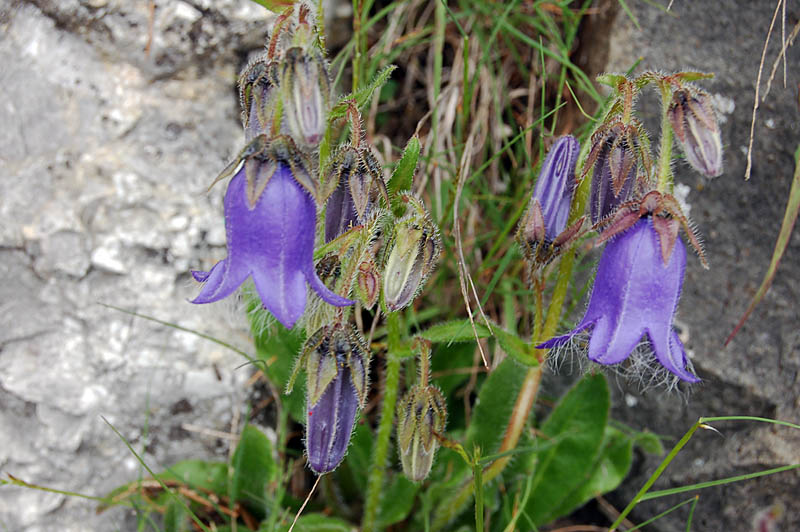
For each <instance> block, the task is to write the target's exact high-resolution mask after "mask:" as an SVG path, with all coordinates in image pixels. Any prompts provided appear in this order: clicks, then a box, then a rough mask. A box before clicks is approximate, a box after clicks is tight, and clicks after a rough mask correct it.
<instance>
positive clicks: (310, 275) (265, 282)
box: [192, 157, 353, 328]
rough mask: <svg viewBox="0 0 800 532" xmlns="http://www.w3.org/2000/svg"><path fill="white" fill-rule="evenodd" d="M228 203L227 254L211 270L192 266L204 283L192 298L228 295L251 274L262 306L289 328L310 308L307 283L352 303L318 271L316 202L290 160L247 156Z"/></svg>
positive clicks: (334, 301)
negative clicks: (336, 290) (315, 255)
mask: <svg viewBox="0 0 800 532" xmlns="http://www.w3.org/2000/svg"><path fill="white" fill-rule="evenodd" d="M251 163H252V164H251ZM300 179H302V178H300ZM224 205H225V229H226V236H227V243H228V257H227V258H225V259H224V260H222V261H220V262H218V263H217V264H216V265H214V267H213V268H212V269H211V270H210V271H208V272H198V271H196V272H193V275H194V278H195V279H196V280H198V281H200V282H205V286H203V289H202V290H201V291H200V294H199V295H198V296H197V297H196V298H195V299H194V300H193V301H192V303H211V302H213V301H218V300H220V299H223V298H225V297H228V296H229V295H231V294H232V293H233V292H234V291H235V290H236V289H237V288H238V287H239V286H240V285H241V284H242V283H243V282H244V281H245V280H246V279H247V278H248V277H252V278H253V282H254V283H255V287H256V291H257V292H258V295H259V296H260V297H261V302H262V303H263V305H264V308H266V309H267V310H269V311H270V312H271V313H272V314H273V315H274V316H275V317H276V318H277V319H278V321H280V322H281V323H282V324H283V325H285V326H286V327H289V328H290V327H292V326H293V325H294V323H295V322H296V321H297V320H298V319H299V318H300V316H302V315H303V312H304V310H305V308H306V284H309V285H311V288H313V289H314V291H315V292H316V293H317V294H318V295H319V296H320V297H321V298H322V299H323V300H324V301H326V302H327V303H330V304H331V305H335V306H339V307H341V306H346V305H351V304H353V301H351V300H349V299H347V298H345V297H342V296H340V295H338V294H336V293H334V292H332V291H331V290H330V289H329V288H328V287H326V286H325V285H324V284H323V283H322V281H321V280H320V279H319V277H318V276H317V273H316V271H315V269H314V258H313V254H314V231H315V225H316V220H317V210H316V206H315V203H314V199H313V198H312V197H311V195H310V194H309V193H308V192H307V190H306V189H305V188H304V187H303V186H301V184H300V183H299V182H298V178H296V177H295V176H294V175H293V171H292V168H291V167H290V166H289V165H288V164H286V163H284V162H282V161H270V160H265V159H261V158H259V157H251V158H249V159H248V160H246V161H245V163H244V164H243V165H242V167H241V169H240V170H239V171H238V172H237V173H236V175H235V176H234V177H233V179H231V181H230V183H229V185H228V190H227V192H226V193H225V201H224Z"/></svg>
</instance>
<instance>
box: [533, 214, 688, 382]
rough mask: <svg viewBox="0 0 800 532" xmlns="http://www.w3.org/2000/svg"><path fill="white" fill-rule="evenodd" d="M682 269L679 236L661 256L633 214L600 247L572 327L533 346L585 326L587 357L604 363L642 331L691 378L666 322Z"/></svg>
mask: <svg viewBox="0 0 800 532" xmlns="http://www.w3.org/2000/svg"><path fill="white" fill-rule="evenodd" d="M685 269H686V247H685V246H684V245H683V242H682V241H681V240H677V241H676V242H675V246H674V248H673V250H672V253H671V254H670V256H669V257H668V259H667V260H664V257H663V255H662V248H661V246H660V243H659V237H658V234H657V233H656V231H655V229H654V228H653V221H652V218H651V217H648V218H643V219H641V220H639V221H638V222H637V223H636V224H635V225H634V226H633V227H631V228H630V229H628V230H627V231H625V232H624V233H621V234H620V235H618V236H617V237H615V238H614V239H613V240H611V241H610V242H609V243H608V244H607V245H606V248H605V250H603V256H602V257H601V258H600V263H599V265H598V268H597V276H596V278H595V282H594V288H593V289H592V295H591V298H590V299H589V306H588V308H587V309H586V314H585V315H584V316H583V319H582V320H581V321H580V323H578V325H577V327H575V329H573V330H572V331H570V332H569V333H567V334H565V335H563V336H559V337H556V338H552V339H550V340H548V341H547V342H544V343H543V344H540V345H538V346H537V347H539V348H552V347H556V346H559V345H562V344H565V343H567V342H569V341H570V339H571V338H572V337H574V336H575V335H577V334H578V333H580V332H582V331H584V330H586V329H589V328H591V331H590V332H589V335H590V340H589V353H588V355H589V359H590V360H592V361H594V362H597V363H600V364H609V365H610V364H618V363H620V362H622V361H623V360H625V359H626V358H628V356H629V355H630V354H631V352H632V351H633V350H634V349H635V348H636V347H637V345H638V344H639V342H640V340H641V339H642V336H645V335H646V336H647V339H648V341H649V343H650V347H651V348H652V351H653V353H654V355H655V357H656V359H657V360H658V362H660V363H661V365H663V366H664V367H665V368H666V369H667V370H669V371H670V372H672V373H673V374H675V375H677V376H678V377H679V378H680V379H682V380H684V381H687V382H697V381H698V380H699V379H698V378H697V376H695V375H694V374H693V373H692V372H691V370H690V369H689V367H688V362H687V359H686V352H685V350H684V347H683V343H682V342H681V340H680V338H679V337H678V334H677V333H676V332H675V331H674V330H673V328H672V320H673V317H674V315H675V310H676V307H677V305H678V299H679V298H680V293H681V286H682V284H683V275H684V271H685Z"/></svg>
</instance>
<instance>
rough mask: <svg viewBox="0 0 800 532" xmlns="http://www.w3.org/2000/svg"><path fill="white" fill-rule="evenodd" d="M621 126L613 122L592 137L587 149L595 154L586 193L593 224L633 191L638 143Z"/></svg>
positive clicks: (615, 207) (627, 197) (612, 210)
mask: <svg viewBox="0 0 800 532" xmlns="http://www.w3.org/2000/svg"><path fill="white" fill-rule="evenodd" d="M624 127H625V126H623V125H622V124H616V125H614V126H612V127H611V129H609V130H608V131H605V132H604V133H603V134H602V135H600V136H599V137H598V138H593V139H592V143H593V146H592V151H591V153H592V154H595V157H596V159H595V162H594V172H593V174H592V186H591V191H590V193H589V198H590V202H591V207H590V213H591V217H592V223H593V224H596V223H597V222H599V221H600V220H602V219H604V218H606V217H607V216H609V215H610V214H612V213H613V212H614V211H616V210H617V208H618V207H619V206H620V205H622V204H623V203H625V202H626V201H628V200H630V199H631V197H632V196H633V194H634V192H635V190H634V187H635V184H636V175H637V172H638V164H637V156H636V150H637V149H638V145H637V143H636V140H635V138H632V135H631V134H629V133H627V132H625V131H624ZM590 157H591V155H590Z"/></svg>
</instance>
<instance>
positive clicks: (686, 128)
mask: <svg viewBox="0 0 800 532" xmlns="http://www.w3.org/2000/svg"><path fill="white" fill-rule="evenodd" d="M668 113H669V120H670V124H671V125H672V130H673V131H674V132H675V138H676V139H678V143H679V144H680V145H681V148H682V149H683V153H684V155H685V156H686V160H687V161H689V164H691V165H692V168H694V169H695V170H697V171H698V172H700V173H701V174H703V175H704V176H706V177H717V176H718V175H720V174H722V139H721V137H720V132H719V126H718V125H717V117H716V115H715V114H714V109H712V107H711V102H710V99H709V97H708V95H707V94H706V93H704V92H701V91H698V90H695V91H691V92H690V91H689V90H688V89H685V88H684V89H679V90H676V91H675V93H674V94H673V95H672V102H671V103H670V106H669V110H668Z"/></svg>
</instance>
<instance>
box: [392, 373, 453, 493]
mask: <svg viewBox="0 0 800 532" xmlns="http://www.w3.org/2000/svg"><path fill="white" fill-rule="evenodd" d="M446 418H447V408H446V406H445V401H444V398H443V397H442V393H441V392H440V391H439V390H438V389H437V388H435V387H434V386H430V385H428V386H421V385H416V386H413V387H412V388H411V389H410V390H409V391H408V392H407V393H406V395H405V397H403V399H401V400H400V402H399V403H398V404H397V445H398V447H399V451H400V453H399V454H400V463H401V464H402V465H403V473H405V475H406V477H408V478H409V479H411V480H413V481H415V482H420V481H422V480H424V479H425V477H427V476H428V473H430V470H431V466H432V465H433V457H434V455H435V454H436V449H438V447H439V440H438V439H437V438H436V434H441V433H442V432H443V431H444V425H445V420H446Z"/></svg>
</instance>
